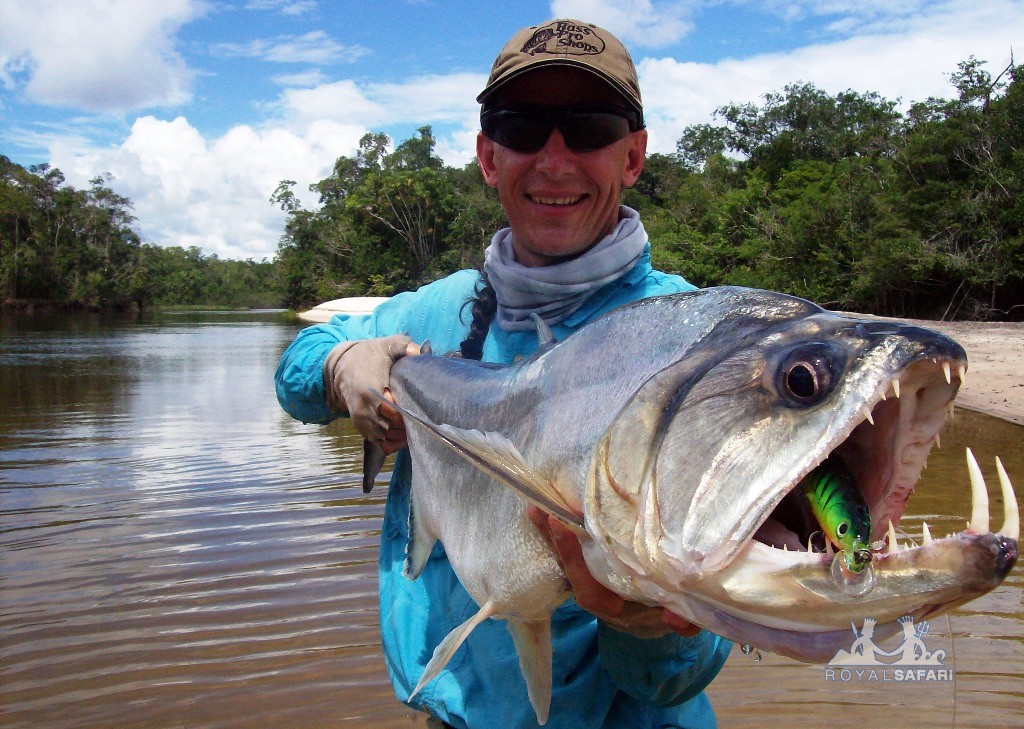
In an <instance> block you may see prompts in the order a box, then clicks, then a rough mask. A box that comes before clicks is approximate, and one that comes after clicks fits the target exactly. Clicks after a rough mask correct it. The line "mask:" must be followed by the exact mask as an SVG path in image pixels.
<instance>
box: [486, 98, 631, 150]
mask: <svg viewBox="0 0 1024 729" xmlns="http://www.w3.org/2000/svg"><path fill="white" fill-rule="evenodd" d="M555 127H558V131H559V132H561V133H562V138H563V139H564V140H565V146H567V147H568V148H569V149H571V150H572V151H574V152H593V151H594V150H596V149H601V148H602V147H607V146H608V145H609V144H612V143H614V142H617V141H619V140H620V139H622V138H623V137H625V136H626V135H627V134H629V133H630V132H635V131H636V130H638V129H640V128H641V125H640V120H639V119H638V118H637V116H636V114H633V113H632V112H629V111H626V110H625V109H620V108H618V107H614V106H606V105H595V104H577V105H573V106H514V107H493V108H489V109H484V110H483V111H482V112H481V113H480V128H481V130H482V131H483V133H484V136H485V137H487V138H488V139H490V140H491V141H492V142H494V143H496V144H500V145H501V146H502V147H507V148H508V149H511V150H514V151H516V152H523V153H526V154H530V153H533V152H538V151H540V150H541V149H542V148H543V147H544V145H545V144H547V142H548V138H549V137H550V136H551V132H552V130H553V129H554V128H555Z"/></svg>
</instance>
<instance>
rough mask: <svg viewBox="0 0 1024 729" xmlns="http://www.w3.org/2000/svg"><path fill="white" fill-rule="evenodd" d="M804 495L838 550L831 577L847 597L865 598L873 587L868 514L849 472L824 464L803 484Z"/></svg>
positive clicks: (840, 465) (840, 466) (837, 465)
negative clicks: (863, 596)
mask: <svg viewBox="0 0 1024 729" xmlns="http://www.w3.org/2000/svg"><path fill="white" fill-rule="evenodd" d="M802 489H803V494H804V496H805V497H806V498H807V501H808V503H809V504H810V507H811V512H812V513H813V514H814V517H815V518H816V519H817V520H818V524H819V525H820V526H821V530H822V532H823V533H824V535H825V539H827V540H828V541H830V542H832V544H834V545H836V547H837V548H838V553H837V554H836V558H835V560H834V561H833V562H832V577H833V579H834V580H835V581H836V584H837V585H838V586H839V588H840V589H842V590H843V591H844V592H846V593H847V594H851V595H864V594H867V593H868V592H870V591H871V589H872V588H873V587H874V575H873V574H872V571H871V566H870V565H871V513H870V511H869V510H868V507H867V504H865V503H864V499H863V498H862V497H861V495H860V490H859V489H858V488H857V484H856V481H854V478H853V475H852V474H851V473H850V471H849V469H847V468H846V466H845V465H843V463H842V462H841V461H839V460H836V459H831V460H828V461H825V462H824V463H822V464H821V465H820V466H818V467H817V468H815V469H814V470H813V471H811V472H810V474H808V475H807V477H806V478H805V479H804V480H803V482H802Z"/></svg>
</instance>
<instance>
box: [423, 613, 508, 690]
mask: <svg viewBox="0 0 1024 729" xmlns="http://www.w3.org/2000/svg"><path fill="white" fill-rule="evenodd" d="M492 615H494V606H493V605H492V604H491V603H489V602H488V603H487V604H486V605H484V606H483V607H482V608H480V609H479V610H478V611H477V612H476V614H475V615H474V616H473V617H471V618H470V619H469V620H467V621H466V622H464V623H463V624H462V625H460V626H459V627H457V628H456V629H455V630H453V631H452V632H450V633H449V634H448V635H446V636H445V639H444V640H442V641H441V643H440V645H438V646H437V648H435V649H434V654H433V655H432V656H431V657H430V662H429V663H427V667H426V668H424V669H423V675H422V676H420V682H419V683H418V684H416V688H414V689H413V691H412V693H411V694H409V699H410V700H411V699H412V697H413V696H415V695H416V694H418V693H419V692H420V689H422V688H423V687H424V686H426V685H427V684H428V683H430V682H431V681H432V680H434V677H435V676H437V674H438V673H440V672H441V669H442V668H444V667H445V666H447V665H448V661H450V660H451V659H452V656H454V655H455V651H457V650H458V649H459V646H460V645H462V644H463V642H464V641H465V640H466V638H468V637H469V634H470V633H472V632H473V629H474V628H475V627H476V626H478V625H479V624H480V623H482V622H483V621H484V620H486V619H487V618H489V617H491V616H492Z"/></svg>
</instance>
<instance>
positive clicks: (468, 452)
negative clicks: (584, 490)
mask: <svg viewBox="0 0 1024 729" xmlns="http://www.w3.org/2000/svg"><path fill="white" fill-rule="evenodd" d="M392 407H395V408H396V409H397V410H398V411H399V412H400V413H401V414H402V417H407V418H409V419H410V420H412V421H413V422H414V423H416V424H417V425H419V426H421V427H422V428H424V429H426V430H427V432H429V433H430V434H431V435H433V436H434V437H435V438H437V439H438V440H440V441H441V442H442V443H444V444H445V445H446V446H448V447H449V448H451V449H452V450H453V451H455V452H456V453H457V454H458V455H460V456H462V457H463V458H464V459H465V460H467V461H468V462H469V463H471V464H473V465H474V466H476V467H477V468H478V469H480V470H481V471H483V472H484V473H486V474H487V475H488V476H490V477H492V478H493V479H494V480H496V481H498V482H499V483H501V484H503V485H505V486H508V487H509V488H511V489H513V490H514V491H516V492H517V493H518V494H519V495H520V496H522V497H523V498H524V499H526V500H527V501H528V502H529V503H531V504H533V505H534V506H536V507H537V508H539V509H541V510H542V511H545V512H547V513H549V514H551V515H553V516H555V517H557V518H558V519H560V520H561V521H562V522H563V523H564V524H565V525H566V526H567V527H569V528H570V529H572V530H573V531H574V532H576V533H578V534H585V533H586V531H585V529H584V527H583V518H582V517H581V516H580V515H579V514H577V513H576V512H574V511H573V510H572V509H571V508H570V507H569V504H568V503H567V502H566V500H565V498H564V497H563V496H562V494H561V493H560V492H559V491H558V489H557V488H556V487H555V485H554V484H553V483H551V482H550V481H549V480H547V479H544V478H541V477H540V476H539V475H537V474H536V473H534V472H533V470H532V469H531V468H530V466H529V465H527V463H526V460H525V459H524V458H523V456H522V454H521V453H520V452H519V449H517V448H516V446H515V444H514V443H513V442H512V441H510V440H509V439H508V438H506V437H505V436H504V435H502V434H501V433H492V432H488V433H484V432H481V431H479V430H464V429H462V428H456V427H454V426H451V425H445V424H441V425H437V424H435V423H432V422H430V421H429V420H427V419H426V418H423V417H421V416H419V415H416V414H415V413H411V412H409V411H408V410H406V409H405V408H403V407H401V406H400V405H395V404H394V403H392Z"/></svg>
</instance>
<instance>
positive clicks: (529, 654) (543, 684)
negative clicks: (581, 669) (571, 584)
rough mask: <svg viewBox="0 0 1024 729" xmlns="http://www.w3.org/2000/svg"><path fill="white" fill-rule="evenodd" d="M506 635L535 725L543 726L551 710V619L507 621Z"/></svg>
mask: <svg viewBox="0 0 1024 729" xmlns="http://www.w3.org/2000/svg"><path fill="white" fill-rule="evenodd" d="M508 632H509V633H511V634H512V642H513V643H515V645H516V652H517V653H518V654H519V668H520V669H521V670H522V672H523V678H525V679H526V692H527V694H529V696H530V705H531V706H533V711H534V713H536V714H537V723H538V724H544V723H546V722H547V720H548V710H549V709H550V708H551V619H550V618H548V619H545V620H533V621H530V622H524V621H520V620H513V619H511V618H510V619H509V620H508Z"/></svg>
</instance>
